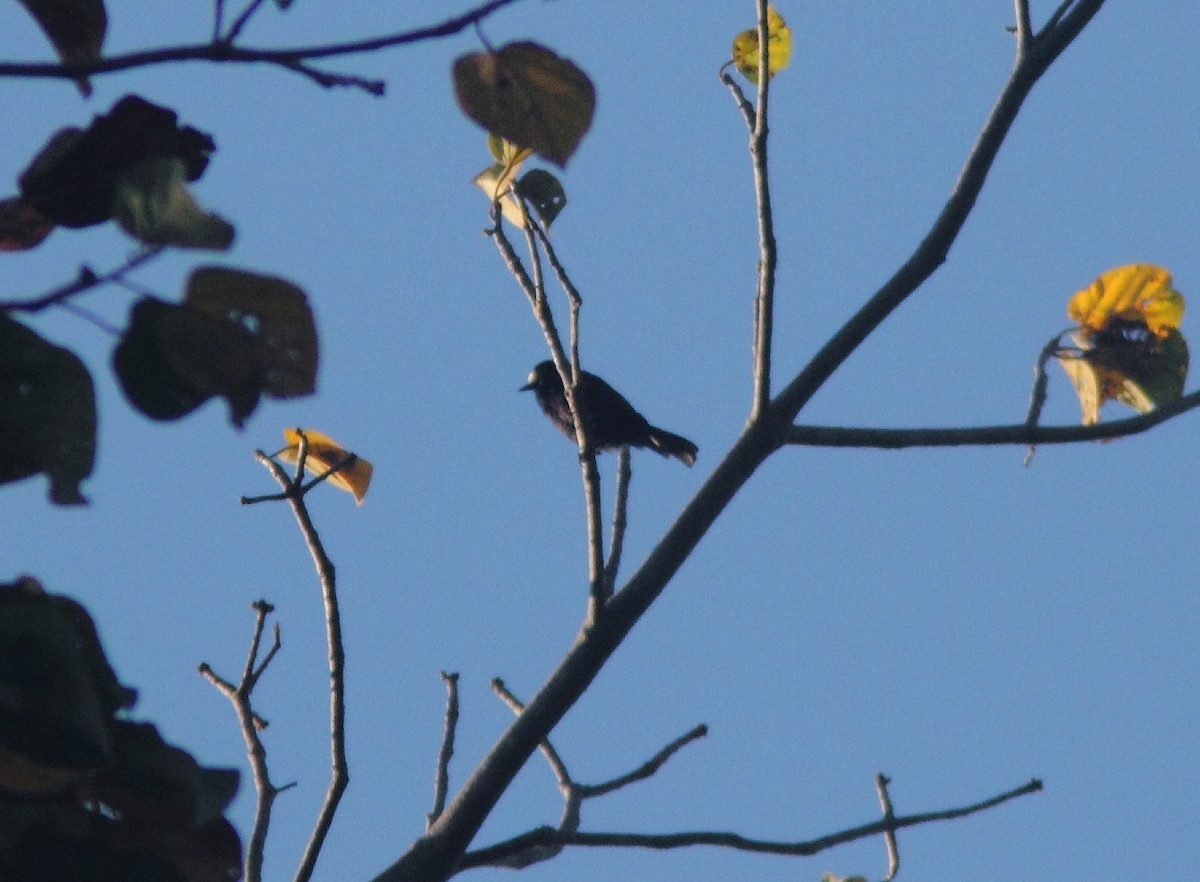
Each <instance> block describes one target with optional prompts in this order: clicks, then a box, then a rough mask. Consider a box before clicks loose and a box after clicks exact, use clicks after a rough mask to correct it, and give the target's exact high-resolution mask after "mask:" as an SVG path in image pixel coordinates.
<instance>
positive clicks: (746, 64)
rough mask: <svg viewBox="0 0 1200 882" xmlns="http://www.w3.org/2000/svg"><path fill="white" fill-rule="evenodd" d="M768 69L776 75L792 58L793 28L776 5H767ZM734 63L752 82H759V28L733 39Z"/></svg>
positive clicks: (743, 32)
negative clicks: (788, 24) (777, 9)
mask: <svg viewBox="0 0 1200 882" xmlns="http://www.w3.org/2000/svg"><path fill="white" fill-rule="evenodd" d="M767 49H768V53H767V54H768V58H767V71H768V73H769V75H770V76H775V74H777V73H779V71H781V70H783V69H784V68H785V67H787V66H788V63H789V62H790V61H791V60H792V29H791V28H789V27H788V26H787V24H786V23H785V22H784V20H783V16H781V15H780V14H779V13H778V12H776V11H775V7H774V6H772V5H769V4H768V6H767ZM732 54H733V63H734V64H735V65H737V69H738V70H740V71H741V72H742V75H743V76H745V77H746V79H748V80H750V82H752V83H757V82H758V65H759V52H758V29H757V28H755V29H753V30H749V31H742V32H741V33H740V34H738V35H737V36H736V37H734V39H733V53H732Z"/></svg>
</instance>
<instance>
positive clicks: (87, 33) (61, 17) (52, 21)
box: [20, 0, 108, 96]
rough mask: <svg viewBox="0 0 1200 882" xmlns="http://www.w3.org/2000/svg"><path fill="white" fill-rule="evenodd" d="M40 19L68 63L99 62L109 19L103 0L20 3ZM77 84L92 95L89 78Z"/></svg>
mask: <svg viewBox="0 0 1200 882" xmlns="http://www.w3.org/2000/svg"><path fill="white" fill-rule="evenodd" d="M20 2H21V5H22V6H24V7H25V8H26V9H27V10H29V14H30V15H32V16H33V17H34V18H35V19H37V23H38V24H39V25H41V26H42V30H43V31H45V32H46V36H48V37H49V38H50V42H51V43H53V44H54V48H55V49H56V50H58V54H59V57H61V58H62V60H63V62H64V63H66V64H83V63H86V62H89V61H96V60H97V59H98V58H99V57H100V50H101V47H102V46H103V45H104V32H105V30H106V29H107V28H108V16H107V15H106V14H105V12H104V2H103V0H20ZM76 82H77V83H78V84H79V91H80V92H82V93H83V94H84V95H85V96H87V95H90V94H92V87H91V85H89V83H88V80H87V77H80V78H79V79H78V80H76Z"/></svg>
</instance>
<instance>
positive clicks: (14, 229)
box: [0, 197, 54, 251]
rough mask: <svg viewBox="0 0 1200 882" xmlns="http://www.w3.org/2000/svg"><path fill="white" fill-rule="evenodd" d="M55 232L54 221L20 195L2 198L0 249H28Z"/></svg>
mask: <svg viewBox="0 0 1200 882" xmlns="http://www.w3.org/2000/svg"><path fill="white" fill-rule="evenodd" d="M52 232H54V223H53V222H52V221H48V220H46V218H44V217H42V215H41V213H40V212H39V211H38V210H37V209H36V208H34V207H33V206H32V205H30V204H29V203H28V202H26V201H25V200H24V199H21V198H20V197H13V198H11V199H3V200H0V251H28V250H29V249H30V248H36V247H37V246H38V245H41V244H42V242H44V241H45V240H46V237H47V236H49V235H50V234H51V233H52Z"/></svg>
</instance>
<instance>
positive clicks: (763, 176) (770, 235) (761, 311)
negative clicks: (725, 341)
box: [750, 0, 778, 420]
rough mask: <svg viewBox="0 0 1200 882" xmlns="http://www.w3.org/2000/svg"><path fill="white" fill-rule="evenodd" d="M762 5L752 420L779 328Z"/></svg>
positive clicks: (754, 145) (753, 154) (753, 156)
mask: <svg viewBox="0 0 1200 882" xmlns="http://www.w3.org/2000/svg"><path fill="white" fill-rule="evenodd" d="M757 4H758V46H759V56H758V98H757V102H756V105H757V110H756V113H755V120H754V128H753V129H752V130H751V132H750V160H751V164H752V166H753V168H754V200H755V205H756V207H757V215H758V290H757V291H756V293H755V297H754V400H753V404H752V406H751V410H750V418H751V419H752V420H754V419H758V417H759V415H760V414H762V412H763V411H764V410H765V409H766V407H767V404H768V402H769V401H770V399H771V339H772V335H773V328H774V324H775V266H776V261H777V260H778V251H777V249H776V247H775V223H774V220H773V215H772V211H771V187H770V183H769V179H768V176H767V134H768V128H767V97H768V95H769V94H770V87H771V67H770V53H771V40H770V34H769V29H768V23H767V8H768V6H767V0H757Z"/></svg>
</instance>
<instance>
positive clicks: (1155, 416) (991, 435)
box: [784, 390, 1200, 450]
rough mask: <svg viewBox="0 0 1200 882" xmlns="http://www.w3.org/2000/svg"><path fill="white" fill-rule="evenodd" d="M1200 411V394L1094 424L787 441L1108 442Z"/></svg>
mask: <svg viewBox="0 0 1200 882" xmlns="http://www.w3.org/2000/svg"><path fill="white" fill-rule="evenodd" d="M1197 407H1200V390H1198V391H1196V392H1191V393H1189V394H1187V395H1184V396H1183V397H1182V398H1178V399H1176V400H1175V401H1172V402H1170V403H1169V404H1163V405H1160V406H1159V407H1157V408H1155V409H1154V410H1152V411H1150V412H1149V413H1143V414H1139V415H1137V416H1134V417H1127V418H1126V419H1123V420H1112V421H1111V422H1106V423H1096V424H1094V425H1090V426H1031V425H1029V424H1027V423H1017V424H1016V425H1007V426H973V427H968V428H956V429H939V428H921V429H868V428H846V427H843V426H792V427H791V428H790V429H788V430H787V432H786V433H785V436H784V443H785V444H793V445H798V446H802V447H877V448H881V449H886V450H899V449H901V448H904V447H966V446H970V447H982V446H995V445H998V444H1023V445H1030V444H1032V445H1040V444H1080V443H1082V442H1084V441H1107V440H1109V439H1112V438H1124V437H1126V436H1128V435H1137V434H1140V433H1142V432H1145V431H1146V430H1147V429H1152V428H1154V427H1155V426H1157V425H1159V424H1160V423H1165V422H1166V421H1167V420H1169V419H1172V418H1173V417H1176V416H1179V415H1180V414H1183V413H1186V412H1188V411H1190V410H1194V409H1195V408H1197Z"/></svg>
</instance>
